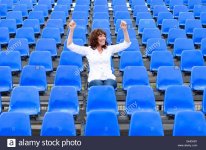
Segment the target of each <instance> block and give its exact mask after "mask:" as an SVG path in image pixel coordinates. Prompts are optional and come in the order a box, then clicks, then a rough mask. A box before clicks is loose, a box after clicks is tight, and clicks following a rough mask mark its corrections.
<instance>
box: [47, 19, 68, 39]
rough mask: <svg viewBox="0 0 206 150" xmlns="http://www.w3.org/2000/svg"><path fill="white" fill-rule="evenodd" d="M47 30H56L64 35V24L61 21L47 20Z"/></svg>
mask: <svg viewBox="0 0 206 150" xmlns="http://www.w3.org/2000/svg"><path fill="white" fill-rule="evenodd" d="M46 27H47V28H58V29H59V32H60V33H61V35H62V34H64V24H63V21H62V19H49V20H48V21H47V25H46Z"/></svg>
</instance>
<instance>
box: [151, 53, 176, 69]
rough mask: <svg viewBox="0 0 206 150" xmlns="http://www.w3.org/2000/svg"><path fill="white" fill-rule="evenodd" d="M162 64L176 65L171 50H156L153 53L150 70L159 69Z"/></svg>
mask: <svg viewBox="0 0 206 150" xmlns="http://www.w3.org/2000/svg"><path fill="white" fill-rule="evenodd" d="M161 66H174V61H173V56H172V53H171V52H170V51H154V52H152V55H151V61H150V71H157V70H158V68H159V67H161Z"/></svg>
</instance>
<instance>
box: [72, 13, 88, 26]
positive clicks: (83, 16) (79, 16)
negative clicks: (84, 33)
mask: <svg viewBox="0 0 206 150" xmlns="http://www.w3.org/2000/svg"><path fill="white" fill-rule="evenodd" d="M72 19H73V20H75V19H84V20H85V21H86V22H87V25H88V15H87V12H82V11H75V12H73V13H72Z"/></svg>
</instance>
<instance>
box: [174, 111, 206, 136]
mask: <svg viewBox="0 0 206 150" xmlns="http://www.w3.org/2000/svg"><path fill="white" fill-rule="evenodd" d="M173 136H187V137H188V136H206V121H205V116H204V114H203V113H202V112H197V111H189V112H188V111H183V112H178V113H177V114H176V116H175V120H174V126H173Z"/></svg>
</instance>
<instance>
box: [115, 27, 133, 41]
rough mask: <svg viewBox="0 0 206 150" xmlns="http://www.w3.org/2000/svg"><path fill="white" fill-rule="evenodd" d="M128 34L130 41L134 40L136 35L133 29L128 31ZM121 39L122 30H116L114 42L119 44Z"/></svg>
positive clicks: (122, 36)
mask: <svg viewBox="0 0 206 150" xmlns="http://www.w3.org/2000/svg"><path fill="white" fill-rule="evenodd" d="M128 34H129V37H130V39H136V33H135V30H134V29H128ZM122 39H124V34H123V31H122V29H119V30H118V33H117V39H116V42H117V43H120V41H121V40H122Z"/></svg>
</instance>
